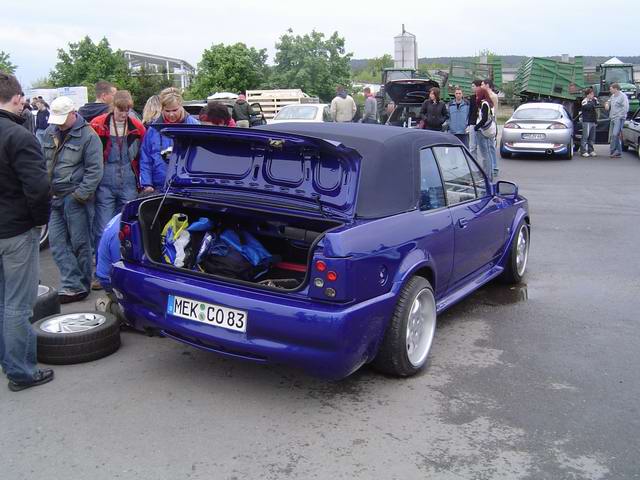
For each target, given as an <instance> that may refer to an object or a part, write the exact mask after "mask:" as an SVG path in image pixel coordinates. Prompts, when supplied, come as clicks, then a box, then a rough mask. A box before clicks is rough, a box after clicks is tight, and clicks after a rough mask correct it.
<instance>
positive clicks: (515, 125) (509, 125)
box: [504, 122, 522, 128]
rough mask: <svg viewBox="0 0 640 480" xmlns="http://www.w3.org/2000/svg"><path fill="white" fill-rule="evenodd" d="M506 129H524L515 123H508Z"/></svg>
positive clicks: (505, 125)
mask: <svg viewBox="0 0 640 480" xmlns="http://www.w3.org/2000/svg"><path fill="white" fill-rule="evenodd" d="M504 128H522V127H521V126H520V125H518V124H517V123H514V122H507V123H505V124H504Z"/></svg>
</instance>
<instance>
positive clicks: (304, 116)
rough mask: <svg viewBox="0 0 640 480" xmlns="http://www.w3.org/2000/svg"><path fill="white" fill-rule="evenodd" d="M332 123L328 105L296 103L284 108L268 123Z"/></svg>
mask: <svg viewBox="0 0 640 480" xmlns="http://www.w3.org/2000/svg"><path fill="white" fill-rule="evenodd" d="M332 121H333V119H332V118H331V109H330V107H329V105H327V104H326V103H300V104H298V103H296V104H292V105H285V106H284V107H282V108H281V109H280V111H279V112H278V113H276V115H275V117H273V120H270V121H269V122H268V123H269V124H273V123H284V122H332Z"/></svg>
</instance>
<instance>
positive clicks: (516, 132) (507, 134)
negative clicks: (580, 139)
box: [501, 129, 573, 153]
mask: <svg viewBox="0 0 640 480" xmlns="http://www.w3.org/2000/svg"><path fill="white" fill-rule="evenodd" d="M532 134H533V135H544V138H540V139H532V138H523V136H526V135H532ZM572 134H573V131H572V130H571V129H566V130H546V129H545V130H530V129H502V137H501V140H502V142H501V147H502V149H503V151H506V152H512V153H518V152H521V153H538V152H542V153H544V152H548V151H552V152H553V153H567V145H569V144H571V143H572V142H573V139H572Z"/></svg>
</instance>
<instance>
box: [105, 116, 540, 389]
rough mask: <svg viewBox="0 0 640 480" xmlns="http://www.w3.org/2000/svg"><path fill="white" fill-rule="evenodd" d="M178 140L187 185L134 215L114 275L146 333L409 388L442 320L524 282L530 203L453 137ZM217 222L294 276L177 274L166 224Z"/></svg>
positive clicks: (357, 129) (261, 131) (309, 133)
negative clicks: (166, 248) (391, 378)
mask: <svg viewBox="0 0 640 480" xmlns="http://www.w3.org/2000/svg"><path fill="white" fill-rule="evenodd" d="M163 131H164V133H165V134H167V135H170V136H172V137H174V139H175V143H174V150H173V155H172V158H171V160H170V165H169V168H168V171H170V172H176V173H175V174H173V175H169V176H168V180H167V186H168V191H167V194H166V197H163V196H160V195H158V196H153V197H147V198H141V199H137V200H134V201H132V202H129V203H128V204H127V205H126V206H125V208H124V211H123V214H122V223H121V230H120V239H121V241H122V255H123V260H122V261H121V262H118V263H116V264H115V266H114V272H113V276H112V284H113V287H114V292H115V295H116V296H117V298H118V300H119V302H120V304H121V306H122V308H123V309H124V314H125V316H126V318H127V319H128V321H129V322H130V323H132V324H133V325H134V326H135V327H136V328H140V329H151V330H154V331H158V332H160V334H161V335H164V336H166V337H170V338H172V339H174V340H177V341H180V342H183V343H186V344H189V345H192V346H194V347H198V348H201V349H204V350H208V351H211V352H216V353H218V354H220V355H224V356H227V357H232V358H236V359H246V360H252V361H255V362H263V363H264V362H273V363H284V364H289V365H293V366H297V367H300V368H302V369H304V370H306V371H307V372H309V373H311V374H314V375H318V376H323V377H327V378H342V377H345V376H347V375H349V374H351V373H352V372H354V371H355V370H357V369H358V368H360V367H361V366H362V365H364V364H366V363H369V362H373V365H374V366H375V367H376V368H377V369H379V370H380V371H383V372H387V373H389V374H393V375H397V376H409V375H413V374H415V373H416V372H418V371H419V370H420V369H421V368H423V367H424V366H425V364H426V362H427V358H428V354H429V351H430V349H431V345H432V342H433V339H434V335H435V327H436V319H437V315H439V314H440V313H441V312H443V311H444V310H446V309H447V308H448V307H450V306H451V305H453V304H454V303H456V302H458V301H459V300H461V299H462V298H464V297H466V296H467V295H469V294H470V293H471V292H473V291H474V290H476V289H478V288H479V287H480V286H481V285H483V284H485V283H487V282H489V281H491V280H493V279H496V278H498V277H500V278H501V279H502V280H504V281H506V282H509V283H513V282H519V281H520V280H521V279H522V277H523V276H524V275H525V270H526V267H527V260H528V252H529V238H530V236H529V231H530V221H529V210H528V202H527V200H526V199H525V198H524V197H523V196H521V195H520V194H519V193H518V187H517V186H516V185H515V184H513V183H511V182H505V181H500V182H497V183H496V184H491V183H489V181H488V179H487V177H486V175H485V174H484V173H483V171H482V169H481V168H480V166H479V164H478V163H477V162H476V161H475V160H474V159H473V158H472V156H471V155H470V154H469V152H468V151H467V150H466V149H465V148H464V147H463V146H462V145H461V144H460V143H459V141H458V140H456V139H455V138H454V137H453V136H451V135H448V134H445V133H439V132H429V131H424V130H417V129H406V128H396V127H385V126H379V125H367V124H336V123H282V124H276V125H269V126H266V127H259V128H256V129H252V130H251V131H246V130H240V129H230V128H216V127H209V128H206V127H203V126H200V125H175V126H167V127H165V128H164V130H163ZM391 173H392V174H391ZM176 214H181V215H183V217H180V215H178V216H177V217H174V215H176ZM202 217H206V218H208V219H209V220H210V221H211V222H214V223H215V224H216V231H218V232H219V231H221V230H223V231H227V230H225V229H232V230H233V231H243V232H248V233H250V234H251V235H253V237H254V238H255V239H257V240H258V241H259V242H261V244H262V245H263V246H264V247H265V248H266V249H268V251H269V252H270V254H271V255H274V256H276V257H279V259H278V262H279V263H275V264H272V265H271V266H270V267H269V269H268V271H266V273H263V274H260V275H258V276H256V277H255V278H251V279H246V278H245V279H240V278H237V276H236V272H235V271H229V272H227V273H218V274H216V273H210V272H209V273H207V272H203V271H200V269H199V268H196V269H194V268H187V267H176V266H174V265H173V264H169V263H167V260H166V258H164V257H163V247H162V239H161V233H162V232H163V229H164V228H165V226H166V225H167V222H169V221H170V220H171V219H172V218H182V220H181V221H186V220H185V219H188V220H189V221H190V220H197V219H200V218H202ZM165 232H166V230H165ZM167 235H168V234H167ZM245 235H246V234H245ZM201 249H202V245H200V247H199V246H198V244H196V245H194V246H193V250H194V251H202V250H201ZM185 251H186V250H185ZM227 253H228V251H227Z"/></svg>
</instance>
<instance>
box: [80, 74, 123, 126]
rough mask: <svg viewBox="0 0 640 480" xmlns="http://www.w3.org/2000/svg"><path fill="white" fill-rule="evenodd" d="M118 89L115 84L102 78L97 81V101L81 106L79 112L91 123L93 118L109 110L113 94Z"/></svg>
mask: <svg viewBox="0 0 640 480" xmlns="http://www.w3.org/2000/svg"><path fill="white" fill-rule="evenodd" d="M117 91H118V89H117V88H116V87H114V86H113V84H111V83H109V82H105V81H104V80H100V81H99V82H98V83H96V101H95V102H91V103H85V104H84V105H83V106H82V107H80V109H79V110H78V113H79V114H80V116H81V117H82V118H84V119H85V120H86V121H87V123H91V120H93V119H94V118H96V117H97V116H99V115H102V114H103V113H107V112H109V109H110V108H111V104H112V103H113V96H114V95H115V94H116V92H117Z"/></svg>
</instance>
